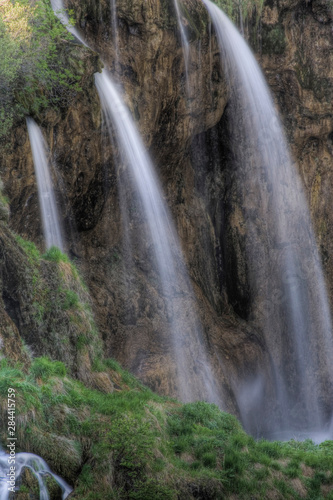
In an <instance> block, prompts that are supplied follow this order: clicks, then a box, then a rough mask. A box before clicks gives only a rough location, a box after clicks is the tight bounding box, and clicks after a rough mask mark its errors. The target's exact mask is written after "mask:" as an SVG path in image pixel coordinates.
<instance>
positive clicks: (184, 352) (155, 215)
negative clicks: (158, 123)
mask: <svg viewBox="0 0 333 500" xmlns="http://www.w3.org/2000/svg"><path fill="white" fill-rule="evenodd" d="M57 2H59V3H57V8H58V9H59V8H60V9H63V5H62V2H61V0H57ZM52 6H53V3H52ZM177 6H178V4H177ZM53 8H54V7H53ZM59 19H60V20H61V21H62V19H61V18H60V17H59ZM62 22H63V21H62ZM76 36H77V35H76ZM85 45H86V44H85ZM95 82H96V86H97V89H98V92H99V95H100V99H101V104H102V109H103V113H104V117H105V119H106V122H107V126H108V129H109V132H110V137H111V140H112V130H115V132H116V136H117V139H118V142H119V144H120V146H121V150H122V155H123V158H124V162H125V163H126V165H127V166H128V168H129V169H130V171H131V174H132V175H131V176H130V180H131V181H132V182H133V187H134V190H135V191H136V192H137V196H138V199H139V202H140V204H141V206H142V210H143V214H144V217H145V220H146V225H147V227H148V231H147V234H146V235H145V237H146V238H148V240H149V246H152V249H153V251H152V254H153V260H154V261H155V262H154V263H151V264H153V265H154V264H155V270H156V271H157V274H158V280H159V282H160V286H161V289H162V294H163V298H164V301H165V306H166V310H167V317H168V323H169V325H168V326H169V332H170V335H171V341H172V342H171V343H172V346H173V360H174V362H175V365H176V372H177V373H176V379H177V392H178V396H179V397H180V398H181V399H182V400H183V401H193V400H196V399H205V400H207V401H211V402H215V403H220V402H221V401H220V395H219V394H221V392H220V391H219V390H218V389H216V384H215V381H214V378H213V374H212V370H211V366H210V361H209V359H208V355H207V354H206V347H205V342H204V339H203V336H202V332H201V325H200V322H199V320H198V318H197V316H196V313H195V296H194V293H193V290H192V287H191V285H190V281H189V278H188V276H187V271H186V269H185V265H184V263H183V257H182V254H181V250H180V244H179V242H178V238H177V235H176V231H175V228H174V227H173V223H172V221H171V217H170V215H169V213H168V209H167V207H166V204H165V203H164V200H163V196H162V190H161V188H160V186H159V182H158V179H157V177H156V174H155V172H154V168H153V165H152V163H151V160H150V158H149V156H148V154H147V152H146V150H145V148H144V146H143V143H142V140H141V138H140V136H139V133H138V132H137V130H136V128H135V125H134V122H133V120H132V118H131V116H130V113H129V111H128V109H127V108H126V106H125V104H124V103H123V101H122V99H121V97H120V95H119V94H118V91H117V90H116V87H115V84H114V83H113V82H112V80H111V78H110V76H109V75H107V73H106V71H105V70H104V71H103V73H102V74H99V73H96V75H95ZM120 191H121V190H120ZM123 208H124V207H123ZM125 208H126V207H125ZM127 230H128V229H127ZM140 236H141V238H142V236H143V235H140ZM180 277H182V278H180ZM184 295H185V296H186V297H187V302H188V303H191V306H190V308H189V310H188V311H185V316H186V322H187V324H186V325H185V324H184V311H182V313H180V312H179V310H181V309H182V308H183V307H182V304H181V303H179V300H178V299H179V296H184ZM180 315H182V318H183V321H182V322H181V321H180V320H179V319H177V318H179V316H180ZM193 373H197V374H199V376H197V377H196V378H194V377H193V376H192V374H193Z"/></svg>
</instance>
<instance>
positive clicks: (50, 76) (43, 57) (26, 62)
mask: <svg viewBox="0 0 333 500" xmlns="http://www.w3.org/2000/svg"><path fill="white" fill-rule="evenodd" d="M70 39H71V35H69V34H68V32H67V30H66V29H65V28H64V26H62V24H61V23H60V22H59V21H58V20H57V19H56V17H55V15H54V13H53V11H52V9H51V6H50V4H49V3H48V2H47V1H46V0H37V1H36V2H34V3H30V2H29V1H28V0H14V1H11V0H2V1H1V2H0V52H1V58H0V119H1V120H0V137H1V136H3V135H5V134H6V133H7V132H8V130H9V128H10V126H11V125H12V123H13V120H14V118H18V117H21V116H24V115H26V114H35V113H38V112H39V111H40V110H41V109H43V108H44V107H46V106H47V105H56V106H58V105H60V106H61V105H66V104H68V102H70V101H71V99H73V97H74V96H75V94H76V93H77V92H78V91H79V90H80V86H79V79H80V77H79V76H78V75H77V74H75V73H74V72H73V71H71V70H70V69H69V67H68V65H65V64H64V60H65V59H66V50H67V48H66V46H67V45H68V42H69V40H70Z"/></svg>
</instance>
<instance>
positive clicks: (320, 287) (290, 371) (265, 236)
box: [204, 0, 333, 441]
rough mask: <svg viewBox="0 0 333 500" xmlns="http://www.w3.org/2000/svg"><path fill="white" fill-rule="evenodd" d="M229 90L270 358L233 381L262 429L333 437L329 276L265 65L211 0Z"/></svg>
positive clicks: (250, 253)
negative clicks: (262, 368) (261, 368)
mask: <svg viewBox="0 0 333 500" xmlns="http://www.w3.org/2000/svg"><path fill="white" fill-rule="evenodd" d="M204 3H205V5H206V7H207V10H208V12H209V14H210V17H211V19H212V23H213V26H214V28H215V32H216V36H217V40H218V43H219V47H220V55H221V65H222V67H223V69H224V73H225V74H226V77H227V81H228V88H229V92H230V96H229V105H228V114H227V120H228V127H229V134H230V142H231V150H232V155H230V163H231V164H232V168H233V169H234V170H235V171H236V179H237V180H236V182H237V192H238V195H239V200H240V201H239V205H240V207H242V212H243V219H244V221H245V224H246V232H247V235H249V236H248V237H247V238H248V239H247V242H246V258H247V261H248V268H249V272H248V275H249V282H250V289H251V295H252V299H253V302H252V320H253V321H254V323H256V324H258V325H259V327H260V329H261V331H262V335H263V337H264V341H265V344H266V346H267V349H268V352H269V356H270V359H271V367H270V385H268V386H267V383H268V381H267V380H265V375H264V374H263V373H261V374H260V373H259V374H256V376H255V377H254V379H253V380H248V381H244V385H243V386H242V387H235V395H236V398H237V401H238V405H239V409H240V413H241V418H242V421H243V424H244V426H245V428H246V429H247V430H248V431H249V432H251V433H252V434H254V435H256V436H259V437H260V436H262V435H263V436H266V437H274V438H276V439H278V438H279V437H283V438H292V437H295V436H301V437H304V436H306V437H311V438H313V439H314V440H316V441H320V440H323V439H325V438H326V439H327V438H329V437H331V438H332V437H333V435H332V426H331V429H329V422H330V420H331V418H332V417H331V415H332V400H333V397H332V396H333V374H332V369H333V368H332V367H333V340H332V326H331V318H330V310H329V304H328V298H327V293H326V288H325V281H324V277H323V272H322V269H321V264H320V257H319V254H318V250H317V247H316V242H315V237H314V234H313V230H312V226H311V219H310V214H309V210H308V207H307V203H306V199H305V195H304V193H303V189H302V185H301V181H300V179H299V177H298V174H297V172H296V169H295V168H294V166H293V164H292V160H291V157H290V154H289V151H288V146H287V143H286V140H285V137H284V134H283V130H282V126H281V124H280V121H279V118H278V116H277V113H276V111H275V108H274V104H273V101H272V98H271V96H270V92H269V90H268V87H267V84H266V83H265V79H264V77H263V75H262V73H261V70H260V68H259V66H258V64H257V62H256V60H255V58H254V56H253V54H252V52H251V50H250V49H249V47H248V46H247V44H246V42H245V41H244V39H243V38H242V36H241V35H240V34H239V32H238V31H237V29H236V28H235V27H234V25H233V24H232V23H231V21H230V20H229V19H228V18H227V16H226V15H225V14H224V13H223V12H222V11H221V10H220V9H219V8H218V7H217V6H216V5H215V4H213V3H212V2H211V1H210V0H204Z"/></svg>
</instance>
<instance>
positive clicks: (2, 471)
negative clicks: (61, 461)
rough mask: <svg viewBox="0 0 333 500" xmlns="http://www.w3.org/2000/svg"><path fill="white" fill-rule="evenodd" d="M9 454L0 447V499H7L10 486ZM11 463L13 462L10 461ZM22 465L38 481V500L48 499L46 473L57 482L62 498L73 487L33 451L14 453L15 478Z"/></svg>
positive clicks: (19, 472) (65, 496) (17, 476)
mask: <svg viewBox="0 0 333 500" xmlns="http://www.w3.org/2000/svg"><path fill="white" fill-rule="evenodd" d="M8 459H9V454H8V453H5V452H4V450H2V449H1V448H0V499H1V500H8V499H9V494H10V490H8V487H11V484H10V483H9V482H8V481H10V476H9V475H8V474H9V470H10V469H9V467H10V465H9V463H8ZM11 463H13V462H11ZM24 467H27V468H29V469H30V470H31V472H32V474H33V475H34V476H35V478H36V479H37V481H38V485H39V498H40V500H49V498H50V497H49V494H48V489H47V485H46V481H45V479H46V475H49V476H52V477H53V479H54V480H55V481H56V482H57V483H58V485H59V486H60V488H61V490H62V500H65V498H67V497H68V495H69V494H70V493H71V492H72V491H73V488H71V486H69V485H68V484H67V483H66V481H64V480H63V479H61V477H59V476H57V475H56V474H54V473H53V472H52V471H51V469H50V467H49V466H48V465H47V463H46V462H45V460H43V459H42V458H40V457H39V456H38V455H34V454H33V453H16V455H15V478H16V480H17V479H18V478H19V476H20V474H21V472H22V470H23V468H24Z"/></svg>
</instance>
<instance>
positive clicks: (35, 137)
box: [27, 118, 64, 251]
mask: <svg viewBox="0 0 333 500" xmlns="http://www.w3.org/2000/svg"><path fill="white" fill-rule="evenodd" d="M27 127H28V133H29V139H30V145H31V150H32V156H33V161H34V167H35V173H36V179H37V185H38V198H39V205H40V210H41V215H42V221H43V231H44V237H45V244H46V247H47V248H50V247H51V246H56V247H58V248H60V250H62V251H63V250H64V245H63V241H62V235H61V228H60V223H59V215H58V210H57V204H56V200H55V196H54V192H53V185H52V179H51V174H50V167H49V161H48V159H47V147H46V144H45V141H44V138H43V135H42V132H41V130H40V128H39V127H38V125H37V124H36V122H35V121H34V120H33V119H32V118H27Z"/></svg>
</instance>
